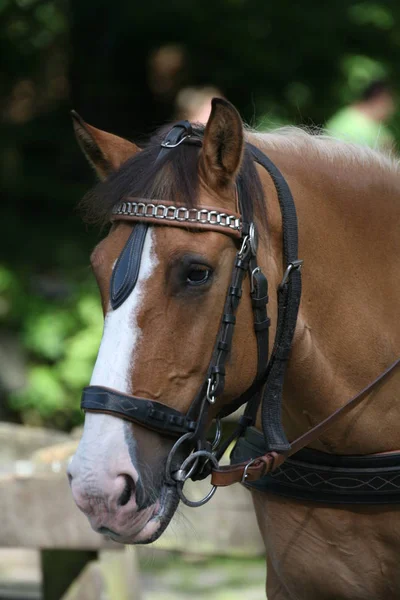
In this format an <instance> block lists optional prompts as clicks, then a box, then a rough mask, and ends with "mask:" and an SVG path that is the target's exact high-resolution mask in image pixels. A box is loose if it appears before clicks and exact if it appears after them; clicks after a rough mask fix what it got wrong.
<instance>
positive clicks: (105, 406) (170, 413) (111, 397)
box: [81, 385, 196, 437]
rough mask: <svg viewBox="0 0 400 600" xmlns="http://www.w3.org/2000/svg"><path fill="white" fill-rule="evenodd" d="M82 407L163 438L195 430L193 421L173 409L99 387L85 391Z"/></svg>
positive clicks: (87, 388)
mask: <svg viewBox="0 0 400 600" xmlns="http://www.w3.org/2000/svg"><path fill="white" fill-rule="evenodd" d="M81 408H82V409H83V410H87V411H96V412H102V413H108V414H111V415H115V416H117V417H120V418H122V419H126V420H128V421H133V422H134V423H139V425H144V426H145V427H147V428H149V429H153V430H155V431H159V432H161V433H163V434H164V435H171V436H176V437H179V436H181V435H183V434H185V433H192V432H193V431H194V430H195V429H196V422H195V421H191V420H190V419H188V418H187V417H186V416H185V415H183V414H182V413H180V412H179V411H177V410H175V409H174V408H170V407H169V406H166V405H164V404H161V403H160V402H156V401H155V400H148V399H146V398H137V397H136V396H128V395H127V394H121V393H120V392H117V391H115V390H111V389H109V388H105V387H102V386H99V385H92V386H88V387H86V388H84V390H83V394H82V401H81Z"/></svg>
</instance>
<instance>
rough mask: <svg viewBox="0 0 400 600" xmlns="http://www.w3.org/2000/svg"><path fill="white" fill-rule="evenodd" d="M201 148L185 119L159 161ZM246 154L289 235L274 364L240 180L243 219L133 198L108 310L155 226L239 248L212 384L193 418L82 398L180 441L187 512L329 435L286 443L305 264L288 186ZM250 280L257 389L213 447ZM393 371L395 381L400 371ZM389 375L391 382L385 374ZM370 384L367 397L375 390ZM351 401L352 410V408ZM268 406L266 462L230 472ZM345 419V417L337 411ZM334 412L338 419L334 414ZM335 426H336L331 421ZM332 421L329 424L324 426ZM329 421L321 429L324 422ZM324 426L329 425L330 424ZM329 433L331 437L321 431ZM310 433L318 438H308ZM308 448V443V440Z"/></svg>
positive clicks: (100, 391) (117, 217)
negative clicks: (203, 490) (287, 395)
mask: <svg viewBox="0 0 400 600" xmlns="http://www.w3.org/2000/svg"><path fill="white" fill-rule="evenodd" d="M189 143H190V144H196V145H201V144H202V141H201V139H200V138H198V137H194V136H193V132H192V127H191V125H190V123H188V122H187V121H181V122H179V123H177V124H176V125H175V126H174V127H173V128H172V129H171V130H170V131H169V133H168V134H167V135H166V137H165V139H164V141H163V142H162V144H161V150H160V152H159V154H158V157H157V159H156V161H159V160H160V159H161V158H163V157H164V156H165V155H166V153H169V152H170V151H171V149H173V148H176V147H177V146H179V145H180V144H189ZM246 146H247V148H246V151H248V152H250V153H251V157H252V159H253V160H254V161H256V162H257V163H258V164H259V165H261V166H262V167H264V168H265V169H266V170H267V171H268V173H269V174H270V176H271V178H272V180H273V182H274V185H275V188H276V191H277V196H278V200H279V205H280V209H281V214H282V227H283V233H282V237H283V261H284V269H283V277H282V281H281V283H280V285H279V287H278V290H277V295H278V317H277V326H276V334H275V340H274V345H273V349H272V352H271V356H268V353H269V351H268V348H269V326H270V319H269V317H268V315H267V304H268V282H267V278H266V277H265V275H264V273H263V272H262V270H261V268H260V266H259V264H258V262H257V231H256V226H255V223H254V220H253V215H252V214H249V209H248V207H247V205H246V204H245V203H243V202H242V193H241V184H240V178H239V179H238V181H237V194H238V205H239V213H238V214H226V213H225V212H222V211H221V210H219V209H217V208H215V207H203V208H201V209H197V208H188V207H185V206H177V205H175V204H173V203H172V202H167V201H161V200H148V199H143V198H139V199H138V198H126V199H125V201H124V202H122V203H120V204H119V205H118V206H116V207H115V209H114V210H113V214H112V221H128V222H131V221H133V222H134V223H135V226H134V227H133V230H132V232H131V234H130V236H129V238H128V241H127V242H126V245H125V247H124V249H123V250H122V252H121V254H120V256H119V258H118V260H117V262H116V265H115V267H114V270H113V274H112V278H111V282H110V302H111V307H112V309H113V310H115V309H117V308H118V307H119V306H120V305H121V304H122V303H123V302H124V301H125V300H126V299H127V297H128V296H129V294H130V293H131V291H132V290H133V288H134V286H135V284H136V281H137V278H138V274H139V269H140V262H141V256H142V251H143V246H144V241H145V238H146V233H147V230H148V227H149V224H157V225H162V226H176V227H184V228H185V229H195V230H197V231H201V230H207V231H216V232H219V233H222V234H224V235H228V236H230V237H232V238H233V239H234V240H235V241H236V243H237V244H238V248H237V252H236V256H235V260H234V264H233V268H232V274H231V280H230V285H229V288H228V291H227V295H226V298H225V304H224V310H223V314H222V318H221V322H220V326H219V330H218V333H217V337H216V340H215V343H214V348H213V352H212V356H211V360H210V364H209V366H208V369H207V373H206V377H205V380H204V381H203V383H202V385H201V386H200V389H199V390H198V392H197V394H196V396H195V398H194V399H193V401H192V403H191V405H190V407H189V410H188V412H187V413H186V414H184V413H182V412H180V411H178V410H176V409H173V408H171V407H168V406H166V405H164V404H162V403H160V402H157V401H155V400H149V399H146V398H139V397H136V396H130V395H127V394H123V393H121V392H119V391H117V390H112V389H109V388H106V387H102V386H88V387H86V388H85V389H84V391H83V397H82V403H81V406H82V408H83V410H85V411H90V412H102V413H107V414H111V415H114V416H117V417H121V418H123V419H126V420H129V421H132V422H134V423H138V424H140V425H142V426H144V427H146V428H148V429H151V430H154V431H157V432H159V433H161V434H163V435H166V436H170V437H173V438H177V441H176V442H175V444H174V445H173V447H172V449H171V451H170V454H169V456H168V459H167V464H166V474H165V477H166V483H167V484H168V485H173V486H176V488H177V492H178V494H179V496H180V498H181V499H182V501H183V502H184V503H185V504H187V505H189V506H200V505H202V504H204V503H205V502H207V501H208V500H209V499H210V498H211V497H212V496H213V494H214V493H215V491H216V489H217V486H220V485H230V484H231V483H234V482H236V481H242V482H244V483H246V482H250V481H254V480H256V479H258V478H260V477H262V476H263V475H265V473H267V472H269V471H272V470H274V469H276V468H277V467H278V466H280V465H281V464H282V463H283V461H284V460H285V458H286V457H288V456H290V455H291V454H293V452H295V451H297V450H299V441H300V442H301V445H300V447H303V446H305V445H306V444H307V443H309V442H310V441H311V440H312V439H316V437H318V435H320V434H321V432H322V429H321V428H320V429H319V430H318V431H317V429H318V426H317V428H314V429H313V430H311V431H310V432H308V434H306V436H307V439H306V440H305V439H304V440H303V437H304V436H302V438H300V439H299V440H296V441H295V442H294V443H293V444H292V445H290V444H289V442H288V441H287V438H286V435H285V433H284V430H283V427H282V419H281V405H282V390H283V381H284V374H285V369H286V364H287V361H288V358H289V353H290V349H291V345H292V341H293V336H294V331H295V327H296V321H297V314H298V309H299V304H300V297H301V269H300V268H301V265H302V261H301V260H299V259H298V256H297V250H298V232H297V216H296V210H295V205H294V201H293V197H292V194H291V192H290V189H289V186H288V185H287V182H286V180H285V179H284V177H283V176H282V174H281V173H280V171H279V170H278V169H277V167H276V166H275V165H274V164H273V163H272V162H271V160H270V159H269V158H268V157H267V156H266V155H265V154H263V153H262V152H261V151H260V150H259V149H258V148H256V147H255V146H253V145H251V144H249V143H247V144H246ZM246 274H247V275H248V276H249V279H250V296H251V303H252V308H253V324H254V331H255V337H256V343H257V373H256V376H255V379H254V381H253V383H252V385H251V386H250V388H249V389H248V390H247V391H246V392H245V393H244V394H242V395H241V396H240V397H238V398H236V399H235V400H234V401H233V402H231V403H230V404H229V405H225V406H224V407H223V408H222V409H221V410H220V411H219V413H218V415H217V418H216V422H217V431H216V436H215V439H214V441H213V442H209V441H208V440H207V437H206V435H207V429H208V425H209V412H210V408H211V407H212V406H213V405H214V403H215V400H216V398H217V397H218V396H221V395H222V393H223V391H224V387H225V366H226V361H227V358H228V356H229V353H230V351H231V348H232V340H233V333H234V328H235V322H236V312H237V309H238V306H239V303H240V299H241V297H242V294H243V282H244V279H245V276H246ZM398 362H399V361H396V363H394V364H393V365H392V366H391V367H390V368H389V369H388V371H387V373H389V372H390V371H391V370H392V369H393V368H394V367H395V366H396V365H397V363H398ZM387 373H385V374H383V376H384V375H386V374H387ZM378 380H379V378H377V380H375V381H374V382H373V384H371V386H368V388H367V391H369V389H370V388H371V387H372V386H373V385H375V383H377V381H378ZM365 392H366V390H363V391H362V392H361V393H360V394H359V395H357V397H355V398H353V399H352V400H351V401H350V402H349V403H347V405H345V406H344V407H342V409H339V413H341V412H342V411H343V412H344V409H345V408H346V406H350V405H351V407H352V405H354V404H355V403H356V402H358V401H359V400H360V399H361V397H362V396H363V394H364V395H365ZM352 403H353V404H352ZM244 404H246V408H245V411H244V414H243V415H242V416H241V417H240V418H239V421H238V425H237V427H236V428H235V430H234V431H233V433H232V434H231V435H230V436H229V437H228V438H227V439H226V440H225V441H224V442H222V443H221V435H220V434H221V432H220V418H223V417H225V416H227V415H229V414H231V413H232V412H234V411H235V410H236V409H237V408H239V407H240V406H242V405H244ZM260 404H261V406H262V427H263V433H264V440H265V450H266V453H265V454H264V455H263V456H260V457H257V458H256V459H252V460H250V461H247V462H246V463H243V464H239V465H235V466H232V467H219V460H220V458H221V457H222V455H223V454H224V452H225V451H226V449H227V448H228V447H229V445H230V444H231V443H232V442H233V441H234V440H237V439H240V438H241V436H242V435H243V433H244V432H245V430H246V429H247V428H248V427H250V426H253V425H254V423H255V419H256V414H257V411H258V408H259V406H260ZM336 413H338V411H336ZM336 413H335V415H336ZM335 415H333V416H332V417H331V418H330V420H329V419H328V420H326V421H327V423H326V424H325V428H327V427H328V426H330V425H332V424H333V422H334V421H335V420H336V419H337V418H338V416H335ZM328 421H329V423H328ZM324 423H325V422H324ZM324 423H323V424H324ZM323 424H322V425H323ZM323 430H324V429H323ZM310 434H312V436H311V438H310ZM303 441H304V442H305V443H302V442H303ZM183 450H186V452H187V458H186V459H185V460H184V461H183V462H182V464H181V465H180V467H179V468H175V466H176V462H177V454H178V451H179V452H182V451H183ZM210 473H211V474H212V488H211V490H210V492H209V493H208V494H207V495H206V496H205V497H204V498H203V499H202V500H200V501H197V502H194V501H191V500H189V499H188V498H186V496H185V494H184V492H183V484H184V482H185V481H186V480H187V479H189V478H191V479H193V480H196V479H203V478H205V477H206V476H207V475H209V474H210Z"/></svg>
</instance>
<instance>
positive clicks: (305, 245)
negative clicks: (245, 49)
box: [262, 140, 400, 453]
mask: <svg viewBox="0 0 400 600" xmlns="http://www.w3.org/2000/svg"><path fill="white" fill-rule="evenodd" d="M310 146H312V141H311V140H310ZM344 148H345V147H344ZM263 149H264V150H265V151H266V152H267V154H269V156H270V157H271V158H272V160H273V161H274V162H275V163H276V164H277V166H278V167H279V168H280V169H281V171H282V172H283V174H284V175H285V177H286V178H287V181H288V183H289V185H290V187H291V190H292V193H293V196H294V199H295V204H296V209H297V213H298V221H299V257H300V258H302V259H303V260H304V266H303V294H302V301H301V306H300V311H299V317H298V323H297V327H296V333H295V338H294V343H293V348H292V353H291V358H290V361H289V364H288V367H287V373H286V377H285V387H284V402H283V423H284V426H285V429H286V432H287V435H288V437H289V439H294V438H295V437H297V436H298V435H300V434H301V433H303V432H304V431H306V430H307V429H308V428H309V427H310V426H314V425H316V424H317V423H318V422H320V421H321V420H322V419H323V418H325V417H326V416H328V415H329V414H330V413H332V412H333V411H334V410H335V409H336V408H338V407H339V406H342V405H343V404H345V402H346V401H347V400H348V399H349V398H350V397H351V396H353V395H354V394H356V393H357V392H358V391H359V390H361V389H362V388H363V387H364V386H365V385H367V384H368V383H369V382H370V381H372V380H373V379H374V378H375V377H376V376H377V375H378V374H379V373H380V372H382V371H383V370H384V369H385V368H386V367H387V366H388V365H389V364H390V363H391V362H393V361H394V360H395V359H396V358H397V356H398V355H399V354H400V325H398V323H399V310H398V298H399V295H400V278H399V277H398V273H399V272H400V264H399V263H400V235H399V222H400V221H399V217H400V214H399V213H400V202H399V199H400V178H399V177H398V174H396V173H395V171H394V168H393V169H391V168H389V167H386V168H382V164H381V163H380V161H379V160H378V159H377V160H376V161H374V160H373V154H372V153H371V160H369V161H366V162H364V163H362V162H361V161H359V162H358V163H357V161H355V160H353V162H352V164H351V162H350V161H349V160H347V161H346V152H347V153H348V150H345V152H344V155H343V156H341V155H340V153H339V152H338V153H336V155H334V156H329V155H328V154H326V155H325V156H324V155H322V156H321V155H318V154H315V155H312V153H310V156H309V157H307V156H306V155H305V154H304V152H303V153H302V154H301V153H299V152H293V151H292V152H289V151H287V150H286V151H285V150H281V151H279V149H276V148H275V149H272V150H270V151H269V150H268V149H267V148H263ZM347 158H348V157H347ZM262 176H263V181H264V182H265V184H266V186H267V188H268V189H267V204H268V207H267V208H268V215H269V217H270V218H271V220H270V226H271V232H272V238H274V237H275V241H274V239H273V240H272V248H273V254H274V256H272V257H270V259H269V268H270V271H271V272H272V274H273V275H272V278H273V282H272V286H271V289H273V288H274V287H276V285H277V283H278V282H279V277H280V276H281V272H280V273H278V271H280V269H279V268H278V269H277V268H276V266H277V265H281V264H282V256H281V254H279V250H278V246H280V245H281V235H277V233H276V232H277V231H279V230H281V222H280V215H279V209H277V199H276V194H274V193H273V192H272V190H271V183H270V182H267V181H266V179H265V175H262ZM277 215H278V216H277ZM267 268H268V267H267ZM274 278H275V280H274ZM275 311H276V308H274V307H272V313H273V315H272V317H273V318H274V316H275V314H276V313H275ZM399 375H400V373H396V374H395V375H394V376H393V377H392V378H391V379H390V381H389V382H388V383H386V384H385V385H384V386H380V387H379V388H378V389H376V390H374V391H373V392H372V393H371V394H370V396H369V398H367V399H366V400H365V401H364V402H363V403H362V404H361V405H360V407H359V408H358V409H356V410H354V411H353V412H352V413H350V415H349V416H348V417H347V418H344V419H343V420H342V421H341V423H340V424H339V425H337V426H335V427H334V428H333V429H332V430H331V431H328V433H327V434H326V435H325V436H323V438H322V439H321V440H319V441H318V442H316V443H315V445H314V447H315V448H317V449H320V450H324V451H329V452H337V453H369V452H379V451H384V450H390V449H396V448H400V434H399V433H398V431H397V428H396V427H394V426H393V424H394V423H395V422H396V421H397V419H398V417H399V416H400V415H399V412H400V408H398V407H397V405H396V402H395V389H396V379H397V380H398V381H399V382H400V378H399ZM377 423H379V427H377ZM382 429H383V430H384V431H385V433H384V434H382Z"/></svg>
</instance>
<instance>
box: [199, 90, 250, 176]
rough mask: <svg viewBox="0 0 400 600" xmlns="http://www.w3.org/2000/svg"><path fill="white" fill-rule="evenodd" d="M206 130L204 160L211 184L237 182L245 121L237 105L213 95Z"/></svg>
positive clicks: (202, 156) (204, 168)
mask: <svg viewBox="0 0 400 600" xmlns="http://www.w3.org/2000/svg"><path fill="white" fill-rule="evenodd" d="M211 104H212V109H211V114H210V117H209V119H208V122H207V125H206V129H205V132H204V142H203V149H202V153H201V161H202V167H203V172H204V175H205V178H206V179H207V180H208V181H209V183H210V185H211V187H214V188H215V187H216V188H218V187H224V186H226V185H228V184H229V183H230V182H232V181H234V179H235V177H236V175H237V173H238V171H239V169H240V164H241V161H242V155H243V123H242V119H241V118H240V115H239V113H238V111H237V110H236V108H235V107H234V106H233V105H232V104H231V103H230V102H228V101H227V100H223V99H222V98H213V100H212V102H211Z"/></svg>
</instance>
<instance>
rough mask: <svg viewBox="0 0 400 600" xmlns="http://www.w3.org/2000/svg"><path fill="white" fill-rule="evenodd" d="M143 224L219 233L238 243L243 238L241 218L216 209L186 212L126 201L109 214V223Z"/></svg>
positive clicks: (163, 202)
mask: <svg viewBox="0 0 400 600" xmlns="http://www.w3.org/2000/svg"><path fill="white" fill-rule="evenodd" d="M117 220H118V221H143V222H146V223H155V224H157V225H160V224H163V225H175V226H177V227H185V228H186V227H188V228H194V229H197V230H199V229H206V230H207V231H219V232H220V233H225V234H228V235H231V236H233V237H234V238H237V239H240V238H241V236H242V228H243V223H242V218H241V215H239V214H237V213H235V214H227V213H225V212H223V211H219V210H216V209H215V208H209V207H202V208H188V207H186V206H177V205H176V204H173V203H172V202H168V201H167V200H147V199H145V198H127V199H126V200H125V201H124V202H121V203H120V204H118V205H117V206H116V207H115V208H114V209H113V211H112V215H111V221H117Z"/></svg>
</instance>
